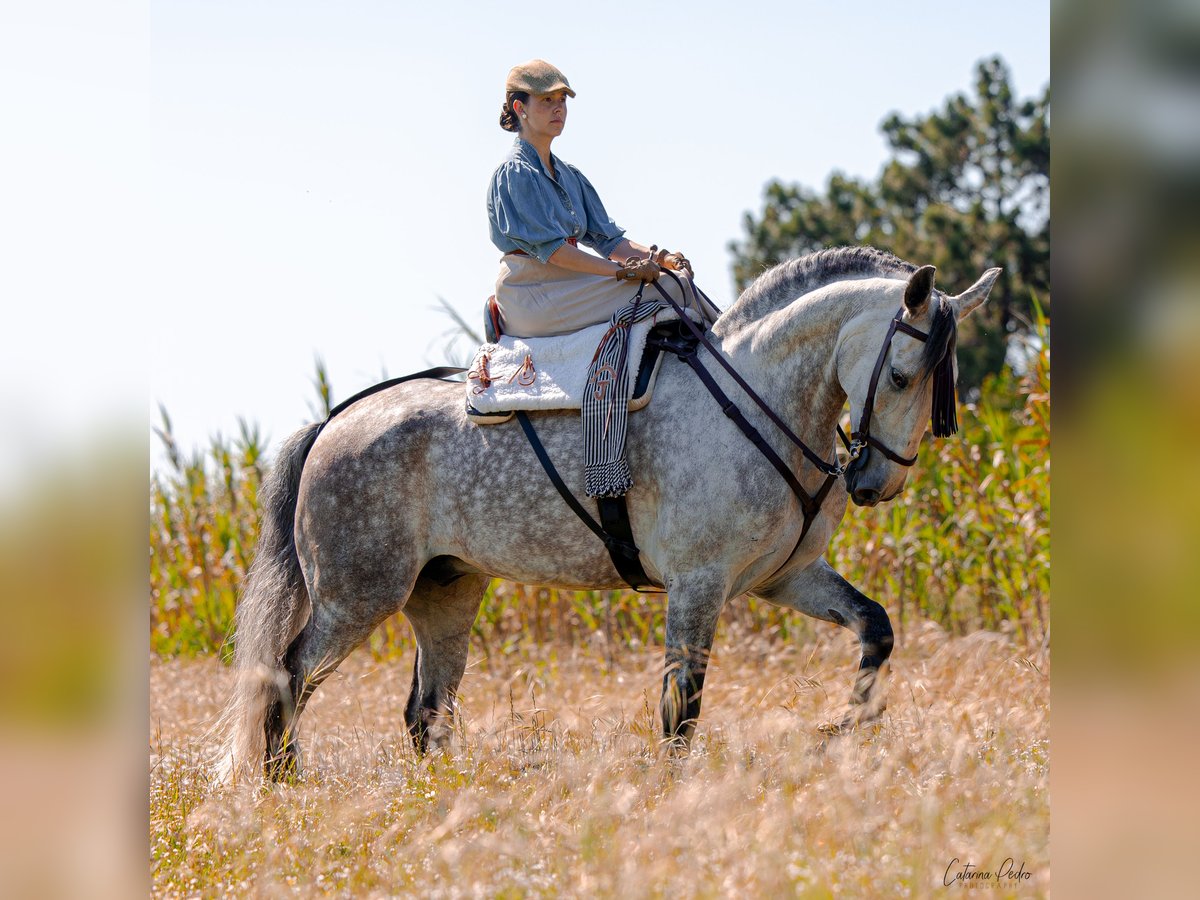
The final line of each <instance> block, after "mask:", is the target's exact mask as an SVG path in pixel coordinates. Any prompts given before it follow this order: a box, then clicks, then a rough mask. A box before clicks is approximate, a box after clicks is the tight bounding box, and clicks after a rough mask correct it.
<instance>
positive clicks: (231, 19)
mask: <svg viewBox="0 0 1200 900" xmlns="http://www.w3.org/2000/svg"><path fill="white" fill-rule="evenodd" d="M10 6H18V4H11V5H10ZM24 6H28V7H30V8H29V9H17V10H9V11H6V12H5V13H4V14H3V17H4V19H5V21H4V22H3V23H0V25H3V27H0V34H2V35H3V36H0V80H2V81H3V82H4V85H5V86H4V87H3V88H2V89H0V90H3V91H4V94H3V98H4V101H5V108H6V111H8V112H11V113H12V115H11V116H10V122H15V123H16V126H17V127H15V128H14V130H13V133H14V134H16V135H18V137H17V138H16V140H15V141H13V142H10V143H9V146H7V147H6V148H5V149H4V151H3V152H4V153H5V154H6V156H8V157H11V158H10V160H9V163H8V168H9V172H8V174H7V175H6V176H4V177H5V182H6V192H7V196H8V201H10V202H8V203H7V207H6V208H7V212H5V213H4V214H3V215H4V218H3V220H2V222H3V224H2V225H0V240H2V241H3V242H4V247H5V249H6V250H7V251H8V252H7V253H6V254H5V255H6V256H9V257H10V260H12V261H13V265H11V266H9V267H8V268H7V271H6V272H4V273H3V274H0V279H3V280H2V281H0V290H3V291H4V293H5V294H6V295H7V296H8V297H9V298H20V302H18V303H15V304H13V310H11V311H10V314H9V320H10V326H15V327H10V328H9V329H8V330H7V331H6V334H5V336H4V338H3V350H4V354H3V355H4V361H3V365H4V369H3V373H2V374H3V375H4V378H3V381H4V387H3V394H0V396H2V397H3V400H4V404H5V413H6V415H8V416H9V417H10V421H11V420H12V417H13V416H15V417H16V418H17V420H18V421H20V422H22V423H24V425H23V427H27V428H28V429H29V430H31V431H32V432H33V433H44V434H45V435H47V440H49V439H50V438H51V437H62V436H64V435H65V436H68V437H69V436H70V435H71V434H73V433H74V432H75V431H76V430H79V429H89V428H92V427H94V426H95V425H96V423H97V422H103V421H105V420H107V419H111V418H112V417H114V416H118V417H119V416H124V417H129V416H131V415H132V416H135V417H143V418H144V417H149V421H148V422H145V424H144V425H143V426H142V427H144V428H145V435H146V440H147V441H149V442H150V446H151V461H152V463H153V462H155V461H157V460H161V455H160V452H159V451H158V449H157V448H156V446H155V443H156V442H155V441H154V440H153V438H152V437H151V434H150V429H149V427H148V426H149V425H152V424H154V423H156V422H157V420H158V407H159V405H160V404H161V405H162V406H163V407H165V408H166V410H167V411H168V412H169V414H170V416H171V419H172V422H173V426H174V428H175V432H176V434H177V436H178V438H179V440H180V443H181V444H182V446H183V447H184V448H190V447H203V446H205V445H206V444H207V442H208V440H209V438H210V436H212V435H214V434H217V433H222V434H225V435H230V434H234V433H236V430H237V422H238V419H239V417H241V418H245V419H247V420H249V421H252V422H257V423H258V424H259V425H260V426H261V428H262V430H263V431H264V432H265V433H266V434H267V435H268V436H269V438H270V440H271V442H272V443H273V444H274V443H277V442H278V441H280V440H282V439H283V438H284V437H286V436H287V435H288V434H289V433H290V432H291V431H293V430H294V429H296V428H298V427H300V426H301V425H303V424H304V423H305V422H307V421H310V420H311V419H312V418H313V415H312V407H313V404H314V402H315V397H316V393H315V391H314V390H313V388H312V379H313V374H314V371H315V365H314V361H315V359H316V358H317V357H318V356H319V357H320V358H322V359H323V360H324V363H325V365H326V367H327V369H328V372H329V375H330V379H331V382H332V385H333V391H334V400H335V401H336V400H338V399H341V398H344V397H346V396H349V395H350V394H351V393H354V392H355V391H357V390H359V389H360V388H363V387H365V386H367V385H369V384H372V383H374V382H376V381H378V380H380V379H381V378H382V377H384V376H385V375H387V376H395V375H399V374H404V373H406V372H410V371H415V370H418V369H422V368H426V367H428V366H432V365H440V364H443V363H461V361H462V358H463V357H464V356H465V355H467V353H468V352H469V348H467V346H466V345H465V344H464V343H459V344H458V345H457V346H456V347H450V346H448V345H449V343H450V337H451V333H452V331H453V329H454V326H453V324H452V323H451V321H450V319H449V318H448V317H447V316H446V315H445V314H444V313H443V312H440V311H438V310H437V304H438V302H439V298H443V299H444V300H445V301H446V302H447V303H449V304H450V305H451V306H452V307H453V308H454V309H455V310H457V311H458V313H459V314H461V315H462V316H463V317H464V318H466V319H467V320H469V321H470V322H473V323H474V322H477V321H479V320H480V319H481V308H482V303H483V300H484V298H485V297H487V295H488V294H490V293H492V290H493V285H494V281H495V276H496V269H497V264H498V261H499V252H498V251H497V250H496V249H495V248H494V247H493V246H492V245H491V243H490V241H489V240H488V231H487V214H486V209H485V205H484V203H485V196H486V190H487V185H488V181H489V178H490V176H491V173H492V171H493V170H494V168H495V167H496V166H497V165H498V164H499V162H500V161H501V159H502V158H503V157H504V155H505V153H506V152H507V150H508V147H509V145H510V143H511V141H512V136H511V135H510V134H508V133H506V132H504V131H502V130H501V129H500V127H499V125H498V124H497V120H498V116H499V111H500V105H501V102H502V100H503V83H504V77H505V74H506V73H507V71H508V69H509V68H510V67H511V66H512V65H514V64H516V63H519V62H523V61H525V60H528V59H530V58H533V57H542V58H545V59H548V60H550V61H551V62H552V63H554V64H555V65H557V66H558V67H559V68H560V69H562V70H563V72H564V73H566V75H567V77H568V78H569V79H570V82H571V85H572V87H573V88H574V89H575V90H576V91H577V94H578V96H577V97H576V98H574V99H573V100H571V101H570V111H569V116H568V121H567V127H566V130H565V132H564V134H563V135H562V136H561V137H560V138H559V139H558V140H556V141H555V143H554V147H553V151H554V153H555V154H556V155H557V156H559V157H560V158H562V159H564V160H567V161H569V162H571V163H573V164H575V165H576V166H578V167H579V168H580V169H581V170H582V171H583V172H584V173H585V174H586V175H587V176H588V177H589V179H590V180H591V181H592V183H593V184H594V185H595V186H596V188H597V190H598V191H599V193H600V196H601V197H602V198H603V200H604V202H605V205H606V206H607V208H608V210H609V212H610V213H611V214H612V215H613V217H614V218H615V219H616V221H617V222H618V223H619V224H620V225H621V226H623V227H624V228H625V229H626V230H627V232H628V235H629V236H630V237H631V238H633V239H634V240H637V241H640V242H642V243H647V244H648V243H651V242H654V243H657V244H659V245H660V246H666V247H668V248H670V249H672V250H682V251H683V252H684V253H686V254H687V256H688V257H689V258H690V259H691V260H692V262H693V265H694V267H695V271H696V277H697V281H698V283H699V284H700V285H701V286H702V287H704V288H705V289H706V290H707V291H708V293H709V294H710V295H711V296H712V297H713V299H714V300H716V301H717V302H718V304H720V305H725V304H727V303H728V302H730V300H731V299H732V283H731V277H730V264H731V255H730V253H729V251H728V249H727V245H728V243H729V241H731V240H734V239H737V238H740V237H741V235H742V221H743V218H744V216H745V214H746V213H747V212H749V211H757V210H758V209H760V208H761V197H762V190H763V187H764V185H765V184H766V183H767V182H768V181H769V180H771V179H774V178H779V179H783V180H785V181H788V182H799V183H801V184H804V185H807V186H809V187H811V188H814V189H820V188H821V187H822V186H823V185H824V184H825V182H826V180H827V178H828V176H829V174H830V173H831V172H833V171H835V170H839V171H842V172H845V173H848V174H851V175H856V176H860V177H866V178H870V177H873V176H875V175H876V174H877V173H878V172H879V170H880V167H881V166H882V164H883V162H884V159H885V157H886V147H885V145H884V142H883V139H882V137H881V136H880V133H879V123H880V122H881V121H882V120H883V118H884V117H885V116H886V115H887V114H889V113H890V112H892V111H898V112H900V113H902V114H904V115H907V116H912V115H915V114H920V113H926V112H928V111H930V110H932V109H933V108H935V107H937V106H938V105H940V103H941V101H942V100H943V99H944V98H945V97H946V96H947V95H949V94H951V93H954V92H958V91H965V90H969V88H970V86H971V81H972V75H973V69H974V65H975V63H976V62H977V61H978V60H980V59H982V58H984V57H986V56H989V55H992V54H999V55H1001V56H1002V57H1003V58H1004V59H1005V60H1006V62H1007V63H1008V65H1009V67H1010V69H1011V70H1012V73H1013V78H1014V81H1015V85H1016V89H1017V95H1018V96H1019V97H1027V96H1031V95H1033V94H1035V93H1038V92H1040V90H1041V89H1042V88H1043V87H1044V85H1046V84H1047V83H1048V81H1049V76H1050V61H1049V18H1050V17H1049V2H1048V0H1040V2H1030V0H1016V2H1010V3H1007V4H1004V5H1003V6H1002V7H996V6H986V7H985V6H983V5H976V4H964V3H961V2H941V0H935V2H922V3H912V4H907V5H902V4H896V3H884V2H860V3H856V4H828V3H805V2H794V0H793V2H788V3H783V2H779V3H774V2H767V3H752V2H746V3H741V4H736V5H735V4H730V3H727V2H693V3H689V4H686V5H684V4H668V3H654V2H643V3H639V4H637V5H636V6H634V7H629V8H628V10H627V11H622V10H623V8H622V7H614V8H612V9H605V8H604V7H603V6H599V7H598V6H596V5H594V4H581V5H576V6H568V5H562V4H556V5H552V6H546V7H545V8H544V9H541V10H532V9H527V8H522V9H515V8H514V7H512V6H509V5H502V4H494V3H482V2H474V0H464V2H459V3H454V4H444V5H440V6H435V5H433V4H410V3H397V2H345V3H337V4H333V3H316V2H289V3H282V2H262V0H207V2H204V3H195V2H182V0H175V2H165V0H164V2H150V3H148V4H145V3H142V4H136V3H135V4H132V5H128V6H126V5H121V7H120V11H119V12H116V13H114V12H111V11H109V10H108V8H107V7H106V6H104V5H100V6H96V5H93V4H88V3H81V2H79V0H48V2H47V3H45V4H25V5H24ZM14 84H15V85H16V87H14ZM14 170H15V171H17V172H19V173H20V177H16V178H14V177H13V174H12V173H13V172H14ZM917 262H919V261H917ZM948 287H956V286H948ZM957 287H960V288H961V287H965V285H962V286H957ZM46 338H49V340H46ZM33 386H36V388H37V392H36V393H33V394H32V395H31V391H30V388H31V387H33ZM43 391H44V392H46V393H49V394H53V395H54V396H55V398H56V402H55V403H53V404H45V403H42V402H41V401H39V400H38V399H37V397H38V396H39V395H40V393H41V392H43ZM60 395H61V396H60ZM35 446H36V442H33V443H29V442H26V443H25V444H23V445H22V451H21V453H23V454H24V455H26V456H27V455H29V454H30V453H32V452H35V451H34V450H33V449H31V448H33V447H35ZM19 455H21V454H14V452H13V450H12V447H11V446H5V445H2V444H0V474H2V473H3V471H4V470H5V468H6V463H7V464H8V468H9V469H11V464H12V463H13V462H14V461H19V460H17V459H16V457H17V456H19Z"/></svg>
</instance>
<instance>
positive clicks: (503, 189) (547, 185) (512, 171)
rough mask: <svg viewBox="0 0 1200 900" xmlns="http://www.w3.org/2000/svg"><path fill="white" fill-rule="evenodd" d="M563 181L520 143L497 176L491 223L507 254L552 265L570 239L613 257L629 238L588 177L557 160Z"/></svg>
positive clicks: (491, 194)
mask: <svg viewBox="0 0 1200 900" xmlns="http://www.w3.org/2000/svg"><path fill="white" fill-rule="evenodd" d="M551 159H552V160H553V163H554V171H555V172H556V173H557V174H558V180H557V181H555V180H554V179H553V178H551V177H550V173H549V172H547V171H546V170H545V169H544V168H542V161H541V159H540V158H539V157H538V153H537V150H535V149H534V147H533V145H532V144H530V143H529V142H528V141H524V140H522V139H521V138H519V137H518V138H517V139H516V141H514V142H513V146H512V150H510V151H509V154H508V158H507V159H505V160H504V162H503V163H501V164H500V167H499V168H498V169H496V172H495V174H494V175H492V184H491V187H490V189H489V190H488V200H487V209H488V222H489V223H490V225H491V232H492V243H493V244H495V245H496V247H497V248H499V249H500V251H501V252H502V253H511V252H512V251H513V250H524V251H525V252H526V253H528V254H529V255H530V256H532V257H534V258H536V259H537V260H539V261H540V262H546V261H548V260H549V259H550V257H551V256H552V255H553V253H554V251H555V250H557V249H558V248H559V247H561V246H562V245H563V244H564V243H566V240H567V238H568V237H573V238H575V239H576V240H578V241H579V243H581V244H583V245H584V246H586V247H591V248H592V249H593V250H595V251H596V252H597V253H599V254H600V255H601V256H603V257H606V258H607V257H608V254H610V253H611V252H612V251H613V250H614V249H615V248H616V246H617V244H619V243H620V242H621V238H623V237H624V236H625V229H623V228H620V227H619V226H618V225H617V223H616V222H614V221H613V220H612V218H611V217H610V216H609V214H608V213H607V212H605V210H604V204H603V203H601V202H600V197H599V196H598V195H597V194H596V189H595V188H594V187H592V184H591V182H590V181H588V180H587V179H586V178H584V177H583V173H582V172H580V171H579V170H578V169H576V168H575V167H574V166H572V165H571V164H569V163H565V162H563V161H562V160H561V159H559V158H558V157H557V156H553V155H552V156H551Z"/></svg>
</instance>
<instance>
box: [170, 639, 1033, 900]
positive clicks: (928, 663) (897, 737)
mask: <svg viewBox="0 0 1200 900" xmlns="http://www.w3.org/2000/svg"><path fill="white" fill-rule="evenodd" d="M819 628H820V630H819V631H818V632H817V633H815V634H814V635H813V636H812V638H811V639H810V640H808V641H806V642H804V643H803V644H802V645H801V644H792V643H781V642H780V641H778V640H777V639H773V638H771V637H769V636H764V635H761V634H752V633H746V632H744V631H742V630H741V629H737V628H729V629H723V631H722V634H721V635H719V638H718V642H717V645H716V647H715V655H714V660H713V664H712V667H711V669H710V674H709V678H708V681H707V683H706V688H705V707H704V712H703V716H702V718H701V724H700V728H699V731H698V737H697V741H696V745H695V747H694V749H693V752H692V754H691V755H690V756H689V757H687V758H686V759H674V758H672V757H670V756H667V755H665V754H664V753H663V752H662V751H661V750H660V748H659V746H658V740H657V738H658V731H659V726H658V723H657V719H656V714H654V713H653V712H652V711H653V710H655V708H656V706H657V701H658V684H659V683H660V675H659V672H660V666H661V656H660V653H659V652H658V651H656V650H643V651H641V652H638V651H634V650H630V649H628V648H622V649H619V650H615V651H614V650H613V649H612V648H610V647H606V646H605V645H604V642H603V640H602V638H600V637H597V639H596V640H594V641H592V642H591V643H590V644H584V645H582V646H580V647H578V648H575V649H570V648H557V649H554V650H551V651H550V652H543V653H541V654H537V655H533V656H530V655H526V654H524V653H513V654H510V655H508V656H499V655H493V656H492V657H491V658H487V657H483V656H481V655H480V654H477V653H476V654H473V656H472V663H471V665H470V667H469V668H468V671H467V675H466V677H465V678H464V680H463V685H462V690H461V694H460V701H461V715H460V721H459V726H458V734H457V736H456V741H455V745H454V748H453V750H452V751H451V752H449V753H447V754H434V755H432V756H430V757H428V758H425V759H420V758H418V757H416V756H415V754H414V753H413V751H412V749H411V745H410V743H409V740H408V736H407V733H406V732H405V730H404V726H403V717H402V710H403V705H404V700H405V698H406V697H407V690H408V686H409V671H410V669H409V666H408V663H409V662H410V661H409V660H392V661H386V662H379V661H377V660H375V659H374V658H373V657H372V654H370V653H369V652H366V651H358V652H356V653H355V654H354V655H352V656H351V658H350V659H348V660H347V661H346V663H344V664H343V666H342V667H341V669H340V670H339V672H338V673H337V674H336V675H334V676H333V677H332V678H331V679H330V680H329V681H328V682H326V684H325V685H324V686H323V687H322V689H321V690H320V691H319V692H318V693H317V695H316V697H315V699H314V701H313V703H312V705H311V707H310V708H309V711H308V712H307V713H306V716H307V718H306V724H305V732H304V736H305V744H304V751H305V760H306V771H305V778H304V779H303V781H302V782H301V783H299V784H297V785H294V786H284V787H274V788H270V789H265V790H264V789H255V788H253V787H248V786H242V787H236V788H233V789H224V790H216V791H214V790H213V789H212V788H211V787H210V786H209V785H208V784H207V781H206V776H205V773H204V769H203V765H202V763H203V759H204V757H205V755H206V752H208V751H210V750H211V745H210V744H209V743H207V742H206V739H205V738H204V736H203V735H204V730H205V727H206V725H207V724H208V723H209V722H210V721H211V720H212V717H213V716H214V715H215V714H216V712H217V710H218V708H219V705H220V703H221V701H222V700H223V698H224V696H225V691H226V690H227V689H228V687H229V673H228V671H227V669H226V668H225V667H223V666H221V665H219V664H218V663H217V662H216V661H215V660H214V659H211V658H209V659H198V660H184V659H174V660H164V661H157V662H155V663H154V664H153V666H152V669H151V719H150V722H151V736H150V763H151V810H150V813H151V830H150V842H151V847H150V849H151V858H152V871H153V886H154V892H155V894H156V895H159V896H185V895H192V894H198V893H202V894H206V895H211V894H228V893H236V894H253V893H261V894H262V895H265V896H274V895H285V894H293V893H295V894H299V895H302V896H310V895H317V894H342V893H346V892H353V893H357V894H361V895H364V896H370V895H378V896H389V895H421V896H481V897H494V896H512V897H517V896H547V895H564V896H595V895H599V896H624V897H643V896H668V895H670V896H697V897H726V896H795V895H798V896H813V897H824V896H832V895H834V894H838V895H845V896H917V897H920V896H928V895H932V894H938V893H940V892H942V891H945V890H955V889H958V888H961V887H963V886H964V885H963V883H962V882H955V875H956V874H961V873H962V872H964V871H970V872H972V873H975V872H989V873H991V874H992V878H991V879H989V880H988V881H987V882H982V884H984V885H985V886H988V887H993V886H994V887H993V889H994V890H998V893H997V894H995V895H996V896H1008V895H1017V896H1031V895H1041V894H1044V893H1046V891H1047V890H1048V887H1049V875H1050V868H1049V860H1050V857H1049V819H1050V808H1049V791H1048V787H1049V737H1050V717H1049V699H1050V690H1049V678H1048V676H1049V663H1048V654H1047V653H1046V651H1045V649H1042V648H1039V649H1032V650H1031V649H1029V648H1023V647H1020V646H1018V645H1016V644H1014V643H1013V641H1012V639H1011V638H1010V637H1007V636H1004V635H1001V634H997V633H990V632H983V631H978V632H974V633H973V634H970V635H968V636H966V637H953V636H951V635H949V634H947V633H946V632H945V631H944V630H942V629H941V628H939V627H938V626H936V625H934V624H932V623H930V622H923V623H919V624H917V625H914V626H913V627H910V628H909V629H907V630H906V632H905V634H904V635H903V636H902V638H901V640H900V642H899V646H898V650H897V652H896V654H895V656H894V657H893V660H894V668H893V669H892V673H891V677H890V681H889V707H888V710H887V711H886V712H885V713H884V716H883V719H882V722H881V724H880V725H879V726H878V727H875V728H871V729H863V730H860V731H858V732H856V733H852V734H850V735H847V736H842V737H832V738H827V737H825V735H824V734H823V733H822V732H820V731H819V730H818V726H819V725H820V724H822V723H824V722H828V721H831V720H833V719H834V718H835V717H836V713H837V711H838V709H839V708H840V704H841V703H842V701H843V700H844V698H845V696H846V694H847V693H848V691H849V686H850V678H851V674H852V670H853V666H854V665H856V663H857V656H856V655H855V651H856V649H857V644H856V641H854V639H853V637H852V636H851V635H849V634H848V633H846V632H844V631H842V630H840V629H836V628H834V627H833V626H828V627H825V626H819ZM1007 859H1012V860H1013V863H1012V864H1011V866H1009V867H1008V868H1010V869H1011V873H1007V872H1006V875H1005V877H1002V878H1001V879H1000V884H998V885H996V876H995V873H996V871H997V870H998V869H1001V868H1004V867H1005V860H1007ZM955 860H958V861H957V862H955ZM966 863H971V864H972V865H973V867H974V868H972V869H970V870H965V869H964V864H966ZM1022 868H1023V871H1024V872H1025V873H1026V874H1028V876H1029V877H1028V878H1009V877H1007V875H1008V874H1014V873H1017V872H1019V871H1020V870H1021V869H1022ZM944 880H948V881H950V882H951V884H952V885H953V886H952V887H949V888H948V887H945V886H943V882H944ZM972 883H973V884H980V882H972Z"/></svg>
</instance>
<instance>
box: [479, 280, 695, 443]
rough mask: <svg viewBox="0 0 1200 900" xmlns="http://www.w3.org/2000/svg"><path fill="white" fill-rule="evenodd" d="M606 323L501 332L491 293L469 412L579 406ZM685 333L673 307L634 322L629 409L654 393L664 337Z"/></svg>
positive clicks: (498, 417) (486, 414)
mask: <svg viewBox="0 0 1200 900" xmlns="http://www.w3.org/2000/svg"><path fill="white" fill-rule="evenodd" d="M668 316H669V318H668ZM663 320H665V321H663ZM607 329H608V325H607V324H605V323H602V324H599V325H593V326H591V327H589V328H584V329H582V330H580V331H577V332H574V333H572V334H567V335H560V336H556V337H541V338H516V337H513V336H511V335H505V334H504V333H503V331H502V329H501V325H500V316H499V310H498V308H497V306H496V298H495V297H494V296H493V297H489V298H488V299H487V302H486V304H485V307H484V333H485V335H486V337H487V341H488V342H487V343H486V344H484V345H483V346H481V347H480V348H479V350H478V351H477V352H476V354H475V358H474V360H473V361H472V363H471V367H470V369H469V370H468V373H467V386H466V400H467V404H466V405H467V418H468V419H469V420H470V421H472V422H474V423H475V424H477V425H494V424H499V423H502V422H507V421H509V420H510V419H511V418H512V417H513V415H514V414H515V413H516V411H518V410H529V411H533V410H549V409H580V407H581V404H582V400H583V395H584V392H585V391H586V390H588V389H589V388H588V381H587V376H588V368H589V367H590V365H591V362H592V359H593V357H594V354H595V351H596V347H597V346H598V345H599V344H600V342H601V340H602V339H603V338H604V336H605V333H606V331H607ZM686 334H687V331H686V329H685V328H684V327H683V323H682V322H680V321H679V319H678V318H677V314H676V313H674V312H673V311H670V310H668V311H666V314H665V315H662V316H660V317H659V321H657V322H651V321H647V322H641V323H638V324H636V325H634V326H633V328H632V329H631V332H630V353H629V365H630V382H631V383H632V385H633V388H632V391H631V394H630V397H629V401H628V405H629V409H630V410H631V411H633V410H638V409H642V408H643V407H645V406H646V405H647V404H649V402H650V400H651V398H652V397H653V393H654V383H655V380H656V378H657V376H658V370H659V367H660V365H661V363H662V353H663V346H664V341H665V342H670V341H671V340H672V339H674V340H680V339H682V338H683V336H684V335H686ZM688 336H689V337H690V335H688ZM635 366H636V369H635V368H634V367H635ZM593 389H594V386H593Z"/></svg>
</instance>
